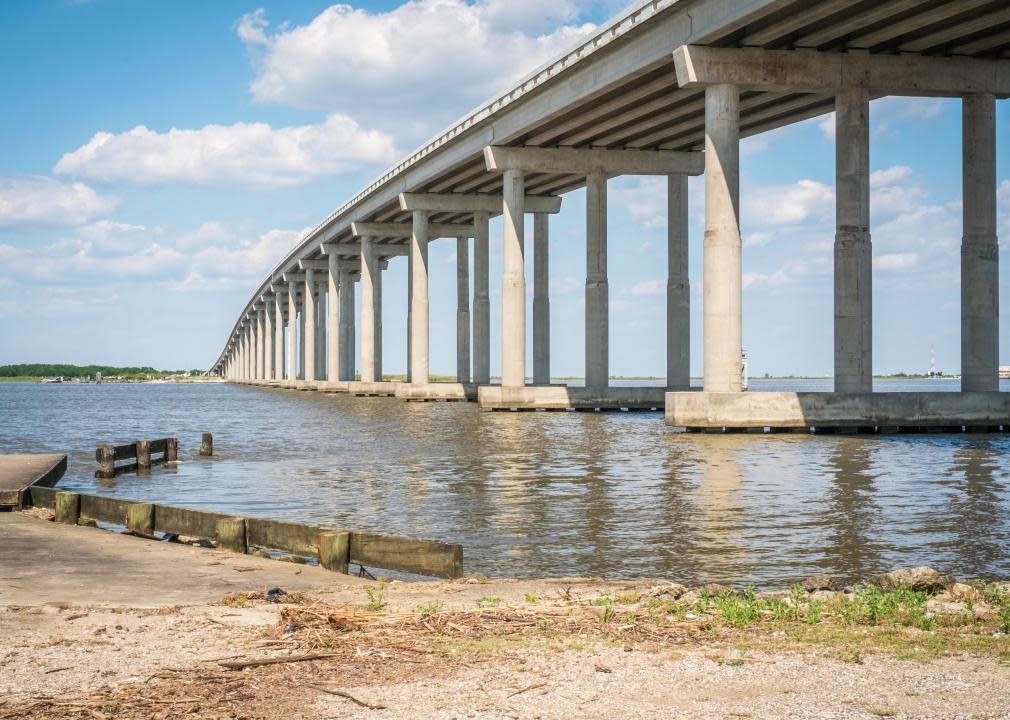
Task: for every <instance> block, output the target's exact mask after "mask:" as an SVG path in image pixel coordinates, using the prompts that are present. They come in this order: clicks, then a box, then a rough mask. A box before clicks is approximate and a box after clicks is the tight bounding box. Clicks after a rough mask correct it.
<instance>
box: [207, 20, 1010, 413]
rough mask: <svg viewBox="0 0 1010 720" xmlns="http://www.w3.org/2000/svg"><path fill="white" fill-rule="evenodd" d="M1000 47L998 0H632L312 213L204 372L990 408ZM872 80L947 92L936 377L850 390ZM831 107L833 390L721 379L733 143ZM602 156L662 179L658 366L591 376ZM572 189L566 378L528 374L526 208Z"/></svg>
mask: <svg viewBox="0 0 1010 720" xmlns="http://www.w3.org/2000/svg"><path fill="white" fill-rule="evenodd" d="M1008 57H1010V7H1008V6H1007V4H1006V2H1005V1H1003V0H995V1H994V0H649V1H648V2H641V3H639V4H637V5H635V6H634V7H632V8H629V9H628V10H626V11H625V12H624V13H622V14H620V15H619V16H617V17H615V18H613V19H612V20H611V21H610V22H608V23H606V24H605V25H603V26H602V27H600V28H599V29H598V30H597V31H596V32H595V33H594V34H593V35H592V36H591V37H587V38H585V39H584V40H583V41H581V42H580V43H579V44H578V45H577V46H575V47H573V48H570V49H569V50H568V51H566V52H564V53H562V54H561V55H559V56H558V57H557V58H556V59H555V60H553V61H552V62H549V63H547V64H546V65H544V66H542V67H541V68H539V69H537V70H536V71H535V72H533V73H531V74H530V75H528V76H526V77H525V78H524V79H522V80H521V81H520V82H518V83H517V84H516V85H515V86H514V87H512V88H510V89H509V90H508V91H507V92H505V93H503V94H501V95H499V96H497V97H495V98H493V99H491V100H490V101H488V102H487V103H485V104H484V105H482V106H480V107H478V108H477V109H476V110H474V111H473V112H471V113H470V114H468V115H466V116H465V117H463V118H462V119H460V120H459V121H458V122H457V123H455V124H454V125H452V126H451V127H449V128H448V129H446V130H445V131H444V132H442V133H441V134H439V135H438V136H437V137H435V138H434V139H432V140H431V141H430V142H428V143H427V144H425V145H424V146H423V147H421V148H419V149H418V150H417V151H415V152H414V153H413V154H411V155H410V156H409V157H407V158H405V159H404V160H403V161H402V162H400V163H399V164H397V165H396V166H395V167H393V168H392V169H390V170H389V171H388V172H386V173H385V174H384V175H382V176H381V177H380V178H378V179H377V180H375V181H374V182H373V183H372V184H370V185H369V186H368V187H366V188H365V189H364V190H362V191H361V192H360V193H359V194H358V195H356V196H355V197H353V198H351V199H350V200H349V201H348V202H347V203H345V204H344V205H343V206H341V207H340V208H338V209H337V210H336V211H335V212H333V213H332V214H331V215H330V216H329V217H327V218H325V219H324V220H323V221H322V222H321V223H320V224H319V225H318V226H317V227H315V228H314V229H313V230H312V231H311V232H310V233H308V235H307V236H306V237H305V238H304V239H303V240H302V241H301V242H300V243H299V244H298V245H297V247H295V248H294V249H293V250H292V251H291V252H290V253H288V255H287V256H286V257H284V258H283V259H282V260H281V261H280V263H279V264H278V265H277V267H276V268H274V270H273V271H272V272H271V273H270V274H269V276H268V277H266V278H265V279H264V280H263V282H262V284H261V285H260V286H259V287H258V288H257V289H256V292H255V293H253V295H252V297H251V298H250V300H249V302H248V303H247V305H246V307H245V308H244V309H243V311H242V313H241V315H240V317H239V318H238V320H237V321H236V323H235V325H234V327H233V328H232V331H231V334H230V335H229V337H228V340H227V342H226V343H225V346H224V348H223V350H222V352H221V354H220V356H219V358H218V359H217V360H216V361H215V363H214V365H213V367H212V368H211V372H213V373H217V374H220V375H223V376H224V377H226V378H228V379H229V380H232V381H235V382H244V383H255V384H274V385H280V386H282V387H288V388H300V389H312V390H320V391H330V392H352V393H356V394H359V395H395V396H397V397H401V398H405V399H450V400H471V401H473V400H476V401H477V402H478V403H479V405H480V407H481V408H485V409H567V408H594V409H611V408H643V407H644V408H648V407H656V408H665V412H666V417H667V421H668V422H669V423H671V424H673V425H676V426H681V427H686V428H689V429H703V428H708V429H723V428H761V429H763V428H766V427H771V428H801V427H811V426H813V427H825V428H826V427H868V428H881V427H891V426H894V427H924V426H929V427H963V428H976V429H979V428H980V429H992V428H998V427H1001V426H1003V425H1010V401H1008V397H1010V393H999V392H998V348H999V337H998V251H999V248H998V244H997V237H996V189H997V188H996V186H997V183H996V120H995V103H996V100H997V99H1001V98H1006V97H1008V96H1010V60H1008V59H1007V58H1008ZM888 95H905V96H933V97H952V98H960V99H961V101H962V107H963V143H962V144H963V207H964V231H963V232H964V234H963V241H962V246H961V267H960V272H961V363H962V391H961V392H960V393H874V392H872V367H873V347H872V312H871V309H872V283H873V276H872V263H871V236H870V222H869V217H870V192H869V185H870V182H869V178H870V172H869V149H870V132H869V103H870V101H871V100H872V99H875V98H880V97H884V96H888ZM831 111H835V112H836V119H835V124H836V156H837V160H836V187H837V189H836V196H837V199H836V203H837V207H836V224H837V228H836V236H835V246H834V317H833V318H831V319H832V320H833V322H834V392H830V393H765V392H761V393H758V392H743V391H742V390H743V388H742V382H741V371H742V368H741V349H742V347H741V346H742V332H741V327H742V322H741V316H742V305H743V301H742V269H741V257H742V245H741V237H740V220H739V206H740V191H739V142H740V139H741V138H744V137H749V136H753V135H757V134H759V133H762V132H765V131H768V130H771V129H774V128H779V127H782V126H784V125H788V124H791V123H795V122H798V121H800V120H804V119H808V118H811V117H815V116H818V115H822V114H825V113H828V112H831ZM701 174H704V176H705V238H704V255H703V273H704V295H703V310H702V314H703V320H704V348H703V357H704V387H703V389H701V390H700V391H699V390H697V389H695V390H692V389H691V386H690V363H689V359H690V352H689V350H690V312H689V311H690V285H689V281H688V274H687V272H688V268H687V258H688V242H689V238H688V223H687V218H688V216H687V207H688V203H687V201H688V197H687V188H688V185H687V177H688V176H690V175H701ZM622 175H652V176H663V177H665V178H666V179H667V188H668V206H669V222H668V228H669V230H668V277H667V291H666V296H667V298H666V299H667V318H666V328H665V332H666V347H667V378H666V387H665V388H659V387H656V388H649V387H639V388H628V387H612V386H610V384H609V380H608V378H609V327H608V326H609V291H608V281H607V222H606V220H607V181H608V179H610V178H614V177H618V176H622ZM583 187H584V188H586V193H587V195H586V197H587V201H586V214H587V217H586V245H587V257H586V272H585V322H586V333H585V338H586V339H585V381H586V382H585V387H564V386H558V385H551V383H550V309H549V308H550V297H549V288H548V282H547V271H548V254H549V244H550V240H549V228H550V218H551V216H552V215H553V214H556V213H558V212H560V211H561V209H562V198H563V195H564V194H565V193H567V192H570V191H572V190H575V189H578V188H583ZM528 214H531V215H533V218H534V221H533V233H532V235H533V237H532V249H533V278H532V285H533V288H532V289H533V293H532V295H533V297H532V313H530V315H531V320H532V334H531V337H532V348H531V351H532V352H531V353H530V355H531V358H532V367H528V366H527V348H526V342H527V314H528V309H527V299H526V297H527V286H528V284H529V282H530V279H529V278H527V277H526V272H525V269H524V256H525V253H526V251H527V242H526V237H525V230H524V220H525V216H526V215H528ZM497 215H501V216H502V218H503V233H502V237H501V238H494V240H493V241H495V242H499V241H500V242H501V243H502V252H503V258H504V270H503V276H502V277H501V278H500V282H501V290H502V293H501V297H502V301H501V302H502V307H501V313H502V314H501V318H502V322H501V352H502V357H501V381H500V383H494V384H492V383H491V375H490V357H489V348H490V322H489V315H490V302H489V287H490V283H491V278H490V277H489V271H488V253H489V244H490V243H491V242H492V238H490V237H489V231H488V221H489V219H490V218H491V217H493V216H497ZM441 238H449V239H455V242H456V247H457V253H456V258H457V268H456V273H457V280H458V308H457V340H456V348H457V372H456V382H453V383H435V382H430V377H429V362H428V357H429V343H430V337H429V308H428V281H429V272H430V270H431V268H430V267H429V263H428V244H429V243H430V242H432V241H435V240H438V239H441ZM471 240H472V247H473V266H472V271H473V288H474V290H473V297H472V302H471V298H470V291H469V288H470V272H471V266H470V252H469V250H470V243H471ZM401 256H406V258H407V261H406V264H407V267H408V282H409V289H408V295H409V306H408V307H407V308H405V309H404V310H405V312H406V314H407V319H408V323H407V324H408V328H409V338H408V349H407V354H408V358H407V360H408V362H407V365H408V374H407V380H406V382H402V383H389V382H383V376H382V324H381V304H382V273H383V271H384V270H385V269H387V267H388V263H389V261H390V260H391V259H392V258H396V257H401ZM498 280H499V279H496V282H497V281H498ZM355 283H360V285H361V288H360V296H361V307H360V308H357V309H356V308H355V307H354V297H355V292H354V284H355ZM824 320H825V321H828V320H829V318H827V317H825V318H824ZM356 322H359V323H360V326H359V329H360V341H361V348H360V349H359V350H358V351H356V349H355V347H354V342H355V340H354V338H355V327H354V325H355V323H356ZM356 359H357V364H356ZM358 371H360V379H357V373H358ZM530 378H532V382H530V381H529V380H530Z"/></svg>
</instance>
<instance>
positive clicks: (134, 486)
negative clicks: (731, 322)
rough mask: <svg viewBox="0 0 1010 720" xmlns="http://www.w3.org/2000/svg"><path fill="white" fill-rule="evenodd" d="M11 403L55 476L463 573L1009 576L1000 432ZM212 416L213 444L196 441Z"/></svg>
mask: <svg viewBox="0 0 1010 720" xmlns="http://www.w3.org/2000/svg"><path fill="white" fill-rule="evenodd" d="M806 382H807V384H808V385H809V384H812V387H811V388H810V389H826V388H825V387H822V386H821V385H818V383H821V384H822V385H823V383H822V382H821V381H806ZM798 384H799V383H795V384H794V385H798ZM755 386H756V387H759V388H760V387H764V388H767V389H773V388H777V387H781V386H782V384H781V383H779V384H776V383H774V382H769V381H756V382H755ZM956 387H957V384H956V382H951V381H943V382H941V383H935V384H934V383H924V382H917V383H904V384H902V383H897V384H891V385H888V386H887V389H899V390H900V389H956ZM804 389H806V388H804ZM0 411H2V415H0V452H40V451H60V452H66V453H68V454H69V456H70V467H69V470H68V472H67V476H66V479H65V480H64V481H63V483H62V484H63V485H64V486H69V487H74V488H80V489H82V490H85V491H88V490H91V491H95V490H100V491H101V492H103V493H109V494H115V495H119V496H122V497H130V498H137V499H145V500H157V501H163V502H171V503H176V504H182V505H189V506H195V507H201V508H207V509H212V510H222V511H228V512H235V513H246V514H250V515H263V516H268V517H276V518H286V519H293V520H303V521H308V522H317V523H321V524H327V525H333V526H341V527H349V528H361V529H370V530H377V531H382V532H394V533H402V534H405V535H413V536H422V537H432V538H437V539H443V540H449V541H454V542H460V543H462V544H463V545H464V552H465V564H466V568H467V571H468V572H479V573H485V574H488V575H493V576H499V577H500V576H531V575H599V576H608V577H637V576H644V575H648V576H663V577H668V578H671V579H677V580H680V581H684V582H702V581H705V582H707V581H721V582H731V583H744V582H753V583H755V584H758V585H762V586H778V585H784V584H787V583H790V582H793V581H795V580H798V579H800V578H802V577H805V576H808V575H811V574H814V573H818V572H829V573H832V574H836V575H839V576H842V577H845V578H855V577H865V576H866V575H868V574H871V573H874V572H878V571H881V570H885V569H890V568H892V567H895V566H899V565H908V564H921V563H928V564H933V565H937V566H940V567H942V568H944V569H946V570H950V571H953V572H956V573H958V574H961V575H964V576H986V575H996V576H1004V577H1006V576H1010V556H1008V554H1007V551H1006V548H1007V547H1008V540H1010V495H1008V488H1010V482H1008V473H1010V460H1008V459H1007V458H1008V454H1007V451H1008V449H1010V436H1000V435H984V436H968V435H958V436H954V435H951V436H947V435H923V436H914V435H899V436H881V437H874V436H870V437H866V436H863V437H860V436H850V437H846V436H790V435H765V436H755V435H694V434H691V435H687V434H681V433H677V432H674V431H672V430H671V429H670V428H668V427H667V426H666V425H665V424H664V423H663V419H662V415H661V414H659V413H609V414H608V413H603V414H597V413H522V414H520V413H482V412H479V411H478V410H477V409H476V408H475V407H474V406H473V405H458V404H438V403H432V404H422V403H416V404H415V403H411V404H406V403H401V402H399V401H397V400H395V399H386V398H351V397H347V396H342V395H323V394H317V393H305V392H283V391H277V390H267V389H260V388H244V387H236V386H228V385H212V386H194V385H178V386H173V385H142V386H128V385H103V386H93V385H91V386H80V385H27V384H0ZM204 431H210V432H213V433H214V436H215V452H216V453H217V456H216V457H215V458H213V459H211V460H207V459H199V458H196V457H193V456H194V455H195V453H196V451H197V450H198V446H199V439H200V433H201V432H204ZM167 435H176V436H178V437H179V438H180V441H181V444H182V445H183V452H182V457H183V458H184V459H185V461H184V462H182V463H180V465H179V466H178V468H177V469H166V468H157V469H155V471H154V472H153V473H152V474H151V475H150V476H148V477H143V478H140V477H136V476H121V477H120V478H117V479H115V480H112V481H96V480H95V479H94V478H93V477H92V473H93V471H94V469H95V464H94V448H95V446H96V445H97V444H100V443H103V442H123V441H127V440H131V439H137V438H145V437H146V438H155V437H163V436H167ZM99 482H101V483H102V484H101V485H99V484H98V483H99Z"/></svg>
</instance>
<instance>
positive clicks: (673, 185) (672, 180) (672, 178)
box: [666, 175, 691, 390]
mask: <svg viewBox="0 0 1010 720" xmlns="http://www.w3.org/2000/svg"><path fill="white" fill-rule="evenodd" d="M666 188H667V189H666V203H667V219H666V245H667V247H666V262H667V271H666V387H667V389H668V390H689V389H690V387H691V279H690V277H689V276H688V231H687V225H688V215H687V175H669V176H667V179H666Z"/></svg>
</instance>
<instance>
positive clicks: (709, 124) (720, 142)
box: [704, 85, 743, 392]
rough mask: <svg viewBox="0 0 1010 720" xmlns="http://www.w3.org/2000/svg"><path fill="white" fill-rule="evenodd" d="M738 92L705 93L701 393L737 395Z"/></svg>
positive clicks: (723, 88)
mask: <svg viewBox="0 0 1010 720" xmlns="http://www.w3.org/2000/svg"><path fill="white" fill-rule="evenodd" d="M739 210H740V92H739V90H738V88H737V87H736V86H734V85H710V86H709V87H707V88H705V254H704V278H705V280H704V282H705V298H704V303H705V306H704V330H705V348H704V357H705V390H706V391H709V392H740V391H741V390H742V389H743V387H742V379H741V371H742V366H741V357H740V355H741V352H742V346H743V318H742V310H743V290H742V287H743V272H742V269H743V268H742V252H741V249H742V248H741V243H740V213H739Z"/></svg>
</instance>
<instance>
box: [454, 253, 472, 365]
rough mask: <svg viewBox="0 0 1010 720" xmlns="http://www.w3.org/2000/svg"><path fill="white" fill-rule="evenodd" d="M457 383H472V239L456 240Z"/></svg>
mask: <svg viewBox="0 0 1010 720" xmlns="http://www.w3.org/2000/svg"><path fill="white" fill-rule="evenodd" d="M456 382H461V383H468V382H470V238H465V237H460V238H456Z"/></svg>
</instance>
